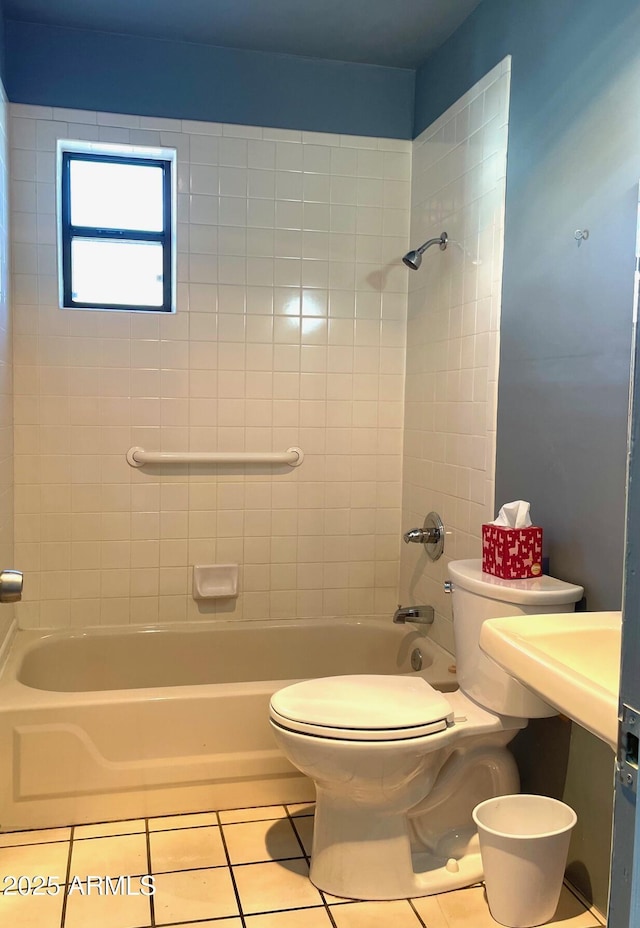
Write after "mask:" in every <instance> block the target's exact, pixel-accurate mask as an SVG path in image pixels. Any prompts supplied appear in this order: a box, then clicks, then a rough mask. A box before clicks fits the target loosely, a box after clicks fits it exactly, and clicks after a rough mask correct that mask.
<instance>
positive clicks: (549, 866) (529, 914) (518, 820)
mask: <svg viewBox="0 0 640 928" xmlns="http://www.w3.org/2000/svg"><path fill="white" fill-rule="evenodd" d="M473 820H474V822H475V823H476V825H477V826H478V836H479V838H480V854H481V856H482V866H483V868H484V879H485V887H486V890H487V901H488V903H489V908H490V910H491V914H492V916H493V917H494V918H495V920H496V921H497V922H500V924H501V925H507V926H509V928H533V926H535V925H542V924H544V923H545V922H546V921H548V920H549V919H550V918H551V917H552V916H553V914H554V912H555V910H556V907H557V905H558V900H559V898H560V890H561V889H562V879H563V877H564V868H565V864H566V861H567V851H568V850H569V839H570V837H571V829H572V828H573V826H574V825H575V823H576V821H577V816H576V813H575V812H574V811H573V809H571V808H569V806H567V805H565V804H564V802H560V801H559V800H557V799H549V797H547V796H530V795H526V794H521V795H516V796H497V797H495V798H494V799H487V800H485V802H481V803H480V804H479V805H477V806H476V807H475V809H474V810H473Z"/></svg>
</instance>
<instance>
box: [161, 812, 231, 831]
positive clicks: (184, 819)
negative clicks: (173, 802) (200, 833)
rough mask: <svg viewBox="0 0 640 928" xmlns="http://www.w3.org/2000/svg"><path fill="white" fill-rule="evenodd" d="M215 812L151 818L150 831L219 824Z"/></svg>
mask: <svg viewBox="0 0 640 928" xmlns="http://www.w3.org/2000/svg"><path fill="white" fill-rule="evenodd" d="M217 824H218V817H217V815H216V813H215V812H195V813H193V814H191V813H189V814H188V815H164V816H163V817H162V818H150V819H149V831H166V830H167V829H168V828H196V827H197V826H199V825H217Z"/></svg>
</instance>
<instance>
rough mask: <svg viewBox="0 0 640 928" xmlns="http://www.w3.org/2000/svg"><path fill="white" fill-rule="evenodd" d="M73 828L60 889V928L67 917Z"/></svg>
mask: <svg viewBox="0 0 640 928" xmlns="http://www.w3.org/2000/svg"><path fill="white" fill-rule="evenodd" d="M75 830H76V829H75V826H74V825H72V826H71V831H70V833H69V854H68V856H67V871H66V873H65V875H64V887H63V889H62V892H63V893H64V896H63V899H62V911H61V912H60V928H64V923H65V921H66V919H67V902H68V899H69V896H68V886H69V878H70V876H71V857H72V854H73V838H74V834H75Z"/></svg>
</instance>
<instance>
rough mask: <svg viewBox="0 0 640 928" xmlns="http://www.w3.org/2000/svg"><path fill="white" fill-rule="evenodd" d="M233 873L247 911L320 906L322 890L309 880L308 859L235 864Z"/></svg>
mask: <svg viewBox="0 0 640 928" xmlns="http://www.w3.org/2000/svg"><path fill="white" fill-rule="evenodd" d="M233 875H234V877H235V880H236V885H237V887H238V893H239V895H240V904H241V905H242V910H243V912H244V913H245V915H254V914H257V913H259V912H272V911H278V910H282V909H299V908H306V907H307V906H317V905H320V904H321V902H322V899H321V896H320V893H319V892H318V890H317V889H316V888H315V886H314V885H313V884H312V883H311V882H310V881H309V876H308V875H309V868H308V867H307V864H306V862H305V861H304V860H288V861H286V863H267V864H247V865H246V866H243V867H234V868H233Z"/></svg>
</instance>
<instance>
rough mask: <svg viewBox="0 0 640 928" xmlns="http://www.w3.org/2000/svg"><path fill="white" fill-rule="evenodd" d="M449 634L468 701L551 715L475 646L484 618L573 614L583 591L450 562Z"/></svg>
mask: <svg viewBox="0 0 640 928" xmlns="http://www.w3.org/2000/svg"><path fill="white" fill-rule="evenodd" d="M448 570H449V577H450V578H451V581H452V590H451V595H452V606H453V633H454V639H455V645H456V664H457V668H458V670H457V676H458V683H459V684H460V689H461V690H462V691H463V693H466V695H467V696H470V697H471V699H473V700H474V702H477V703H479V704H480V705H481V706H484V707H485V708H486V709H491V710H492V711H493V712H497V713H499V714H500V715H511V716H520V717H522V718H528V719H535V718H542V717H544V716H548V715H556V714H557V713H556V711H555V709H552V708H551V706H549V705H547V703H546V702H543V701H542V700H541V699H539V698H538V697H537V696H534V694H533V693H531V692H530V691H529V690H528V689H526V687H524V686H523V685H522V684H521V683H519V682H518V681H517V680H514V678H513V677H511V676H509V674H508V673H506V671H504V670H502V669H501V668H500V667H498V665H497V664H496V663H494V662H493V661H492V660H491V659H490V658H488V657H487V656H486V655H485V654H484V652H483V651H481V650H480V644H479V640H480V630H481V628H482V624H483V622H485V621H486V620H487V619H496V618H500V617H502V616H512V615H539V614H541V613H545V612H546V613H560V612H573V611H574V609H575V604H576V602H577V601H578V600H579V599H581V598H582V595H583V593H584V590H583V588H582V587H581V586H576V585H575V584H573V583H565V582H564V581H563V580H556V579H555V578H554V577H548V576H546V575H543V576H541V577H535V578H532V579H530V580H502V579H500V577H493V576H491V574H485V573H483V572H482V561H481V560H480V559H477V560H475V559H473V560H467V561H451V562H450V564H449V567H448Z"/></svg>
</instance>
